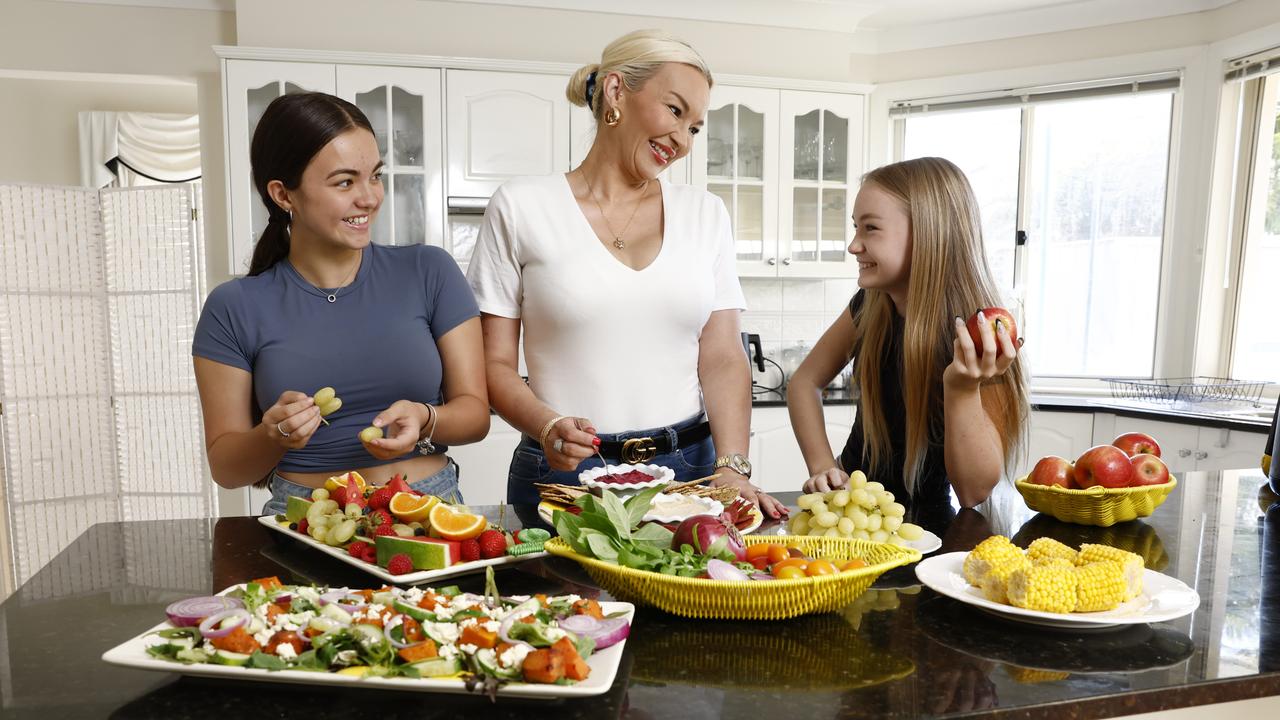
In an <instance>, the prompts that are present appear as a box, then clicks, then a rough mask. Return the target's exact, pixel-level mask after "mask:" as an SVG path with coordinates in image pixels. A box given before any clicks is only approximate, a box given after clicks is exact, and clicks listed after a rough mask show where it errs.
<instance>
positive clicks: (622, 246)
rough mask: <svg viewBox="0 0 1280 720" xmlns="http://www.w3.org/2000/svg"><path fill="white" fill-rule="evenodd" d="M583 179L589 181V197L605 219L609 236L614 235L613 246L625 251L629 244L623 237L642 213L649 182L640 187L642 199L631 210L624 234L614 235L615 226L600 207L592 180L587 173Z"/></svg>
mask: <svg viewBox="0 0 1280 720" xmlns="http://www.w3.org/2000/svg"><path fill="white" fill-rule="evenodd" d="M582 179H583V180H586V181H587V195H589V196H590V197H591V202H593V203H595V204H596V209H597V210H599V211H600V217H601V218H603V219H604V226H605V228H606V229H608V231H609V234H610V235H613V246H614V247H616V248H618V249H619V250H625V249H626V247H627V244H626V243H624V242H623V241H622V236H623V235H626V234H627V230H629V229H630V228H631V221H632V220H635V219H636V213H638V212H640V203H642V202H643V201H644V196H645V193H646V192H648V190H649V181H648V180H645V181H644V184H643V185H641V186H640V198H639V199H638V200H636V206H635V207H634V208H632V210H631V217H629V218H627V224H626V225H623V226H622V232H620V233H614V232H613V225H611V224H609V216H608V215H606V214H605V212H604V208H602V207H600V201H599V200H596V193H595V190H592V189H591V178H590V177H589V176H588V175H587V171H586V170H583V171H582Z"/></svg>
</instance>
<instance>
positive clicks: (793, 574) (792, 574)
mask: <svg viewBox="0 0 1280 720" xmlns="http://www.w3.org/2000/svg"><path fill="white" fill-rule="evenodd" d="M773 576H774V577H776V578H778V579H779V580H796V579H798V578H802V577H804V570H802V569H801V568H799V567H797V566H795V565H787V566H786V567H783V568H782V569H775V570H774V571H773Z"/></svg>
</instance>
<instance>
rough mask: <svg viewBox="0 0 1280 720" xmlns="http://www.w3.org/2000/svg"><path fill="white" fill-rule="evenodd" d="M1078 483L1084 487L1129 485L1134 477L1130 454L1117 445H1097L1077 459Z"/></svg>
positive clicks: (1119, 486) (1076, 472)
mask: <svg viewBox="0 0 1280 720" xmlns="http://www.w3.org/2000/svg"><path fill="white" fill-rule="evenodd" d="M1075 475H1076V484H1077V485H1079V486H1080V487H1082V488H1090V487H1093V486H1094V485H1101V486H1102V487H1104V488H1122V487H1128V486H1129V485H1130V484H1131V481H1132V479H1133V465H1132V464H1131V463H1130V462H1129V456H1128V455H1125V454H1124V451H1123V450H1121V449H1120V448H1118V447H1116V446H1115V445H1095V446H1094V447H1091V448H1089V449H1088V450H1085V451H1084V454H1083V455H1081V456H1080V457H1079V458H1078V459H1077V460H1076V468H1075Z"/></svg>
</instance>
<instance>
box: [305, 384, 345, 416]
mask: <svg viewBox="0 0 1280 720" xmlns="http://www.w3.org/2000/svg"><path fill="white" fill-rule="evenodd" d="M311 399H312V400H314V401H315V403H316V407H318V408H320V422H322V423H324V424H325V425H328V424H329V421H328V420H325V419H324V418H325V416H326V415H332V414H334V413H335V412H337V411H338V408H340V407H342V398H340V397H338V393H337V391H335V390H334V389H333V388H331V387H322V388H320V389H319V390H317V391H316V394H315V395H312V396H311Z"/></svg>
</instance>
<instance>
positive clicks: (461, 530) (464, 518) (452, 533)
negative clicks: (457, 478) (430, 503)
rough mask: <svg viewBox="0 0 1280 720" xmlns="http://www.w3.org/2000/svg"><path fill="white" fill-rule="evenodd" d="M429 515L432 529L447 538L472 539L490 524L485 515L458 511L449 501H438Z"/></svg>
mask: <svg viewBox="0 0 1280 720" xmlns="http://www.w3.org/2000/svg"><path fill="white" fill-rule="evenodd" d="M428 517H430V518H431V529H432V530H435V531H436V532H437V533H439V535H440V537H442V538H444V539H446V540H470V539H471V538H473V537H476V536H477V535H479V534H480V533H482V532H484V529H485V528H486V527H488V526H489V522H488V521H487V520H485V519H484V516H483V515H472V514H470V513H465V512H458V511H457V510H455V509H454V507H453V506H452V505H450V504H448V503H436V504H435V506H434V507H432V508H431V511H430V515H429V516H428Z"/></svg>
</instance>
